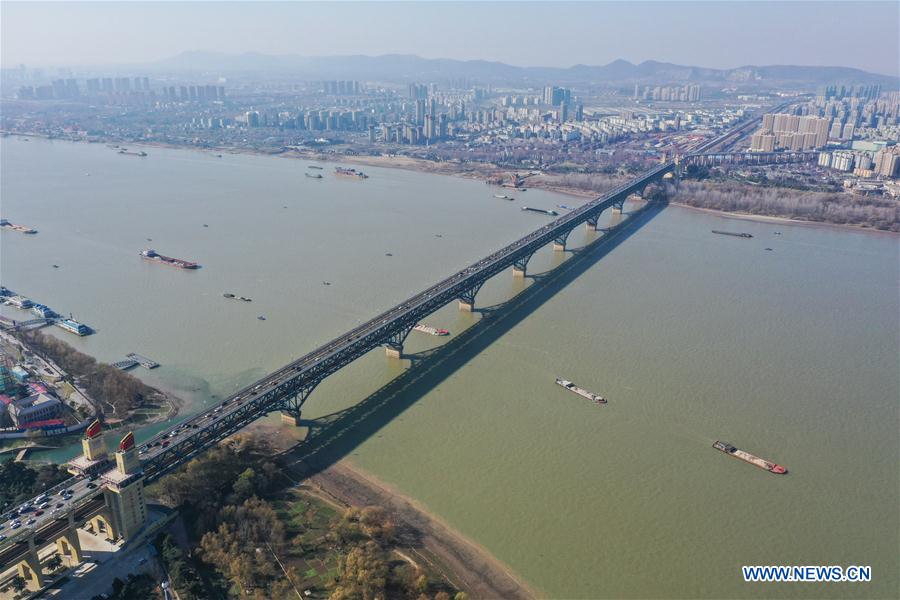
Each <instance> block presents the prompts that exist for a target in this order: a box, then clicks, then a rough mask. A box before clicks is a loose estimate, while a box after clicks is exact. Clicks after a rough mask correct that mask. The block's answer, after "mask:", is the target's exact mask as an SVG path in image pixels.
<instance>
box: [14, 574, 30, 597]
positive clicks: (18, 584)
mask: <svg viewBox="0 0 900 600" xmlns="http://www.w3.org/2000/svg"><path fill="white" fill-rule="evenodd" d="M11 583H12V587H13V589H14V590H16V593H21V592H22V590H24V589H25V588H26V587H28V584H27V583H26V582H25V579H24V578H23V577H22V576H21V575H16V576H15V577H13V578H12V582H11Z"/></svg>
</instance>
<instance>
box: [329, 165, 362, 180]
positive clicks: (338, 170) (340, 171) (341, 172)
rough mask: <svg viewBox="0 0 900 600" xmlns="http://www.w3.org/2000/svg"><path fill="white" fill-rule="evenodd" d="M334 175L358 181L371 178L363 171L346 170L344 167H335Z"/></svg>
mask: <svg viewBox="0 0 900 600" xmlns="http://www.w3.org/2000/svg"><path fill="white" fill-rule="evenodd" d="M334 174H335V175H337V176H339V177H355V178H356V179H368V178H369V176H368V175H366V174H365V173H363V172H362V171H357V170H356V169H345V168H344V167H335V168H334Z"/></svg>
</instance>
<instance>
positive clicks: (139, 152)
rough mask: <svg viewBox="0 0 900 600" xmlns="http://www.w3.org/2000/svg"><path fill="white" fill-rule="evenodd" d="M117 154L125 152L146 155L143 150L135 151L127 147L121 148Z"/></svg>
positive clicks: (129, 154) (126, 153)
mask: <svg viewBox="0 0 900 600" xmlns="http://www.w3.org/2000/svg"><path fill="white" fill-rule="evenodd" d="M119 154H125V155H128V156H140V157H144V156H147V153H146V152H144V151H143V150H138V151H137V152H135V151H134V150H128V149H127V148H122V149H121V150H119Z"/></svg>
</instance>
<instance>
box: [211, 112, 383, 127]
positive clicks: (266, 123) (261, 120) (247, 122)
mask: <svg viewBox="0 0 900 600" xmlns="http://www.w3.org/2000/svg"><path fill="white" fill-rule="evenodd" d="M234 122H235V123H237V124H239V125H243V126H245V127H280V128H282V129H297V130H300V131H365V130H366V128H367V126H368V125H369V123H370V119H369V116H368V115H367V114H366V113H365V111H362V110H306V111H301V112H300V113H299V114H292V113H290V112H279V113H269V112H265V111H262V112H260V111H258V110H248V111H246V112H245V113H243V114H241V115H238V116H237V117H235V119H234ZM214 128H215V127H214Z"/></svg>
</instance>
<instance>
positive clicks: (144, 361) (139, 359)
mask: <svg viewBox="0 0 900 600" xmlns="http://www.w3.org/2000/svg"><path fill="white" fill-rule="evenodd" d="M125 357H126V358H129V359H131V360H133V361H134V362H136V363H138V364H139V365H141V366H142V367H144V368H145V369H155V368H156V367H158V366H159V363H158V362H156V361H155V360H153V359H151V358H147V357H146V356H141V355H140V354H137V353H135V352H131V353H129V354H126V355H125Z"/></svg>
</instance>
